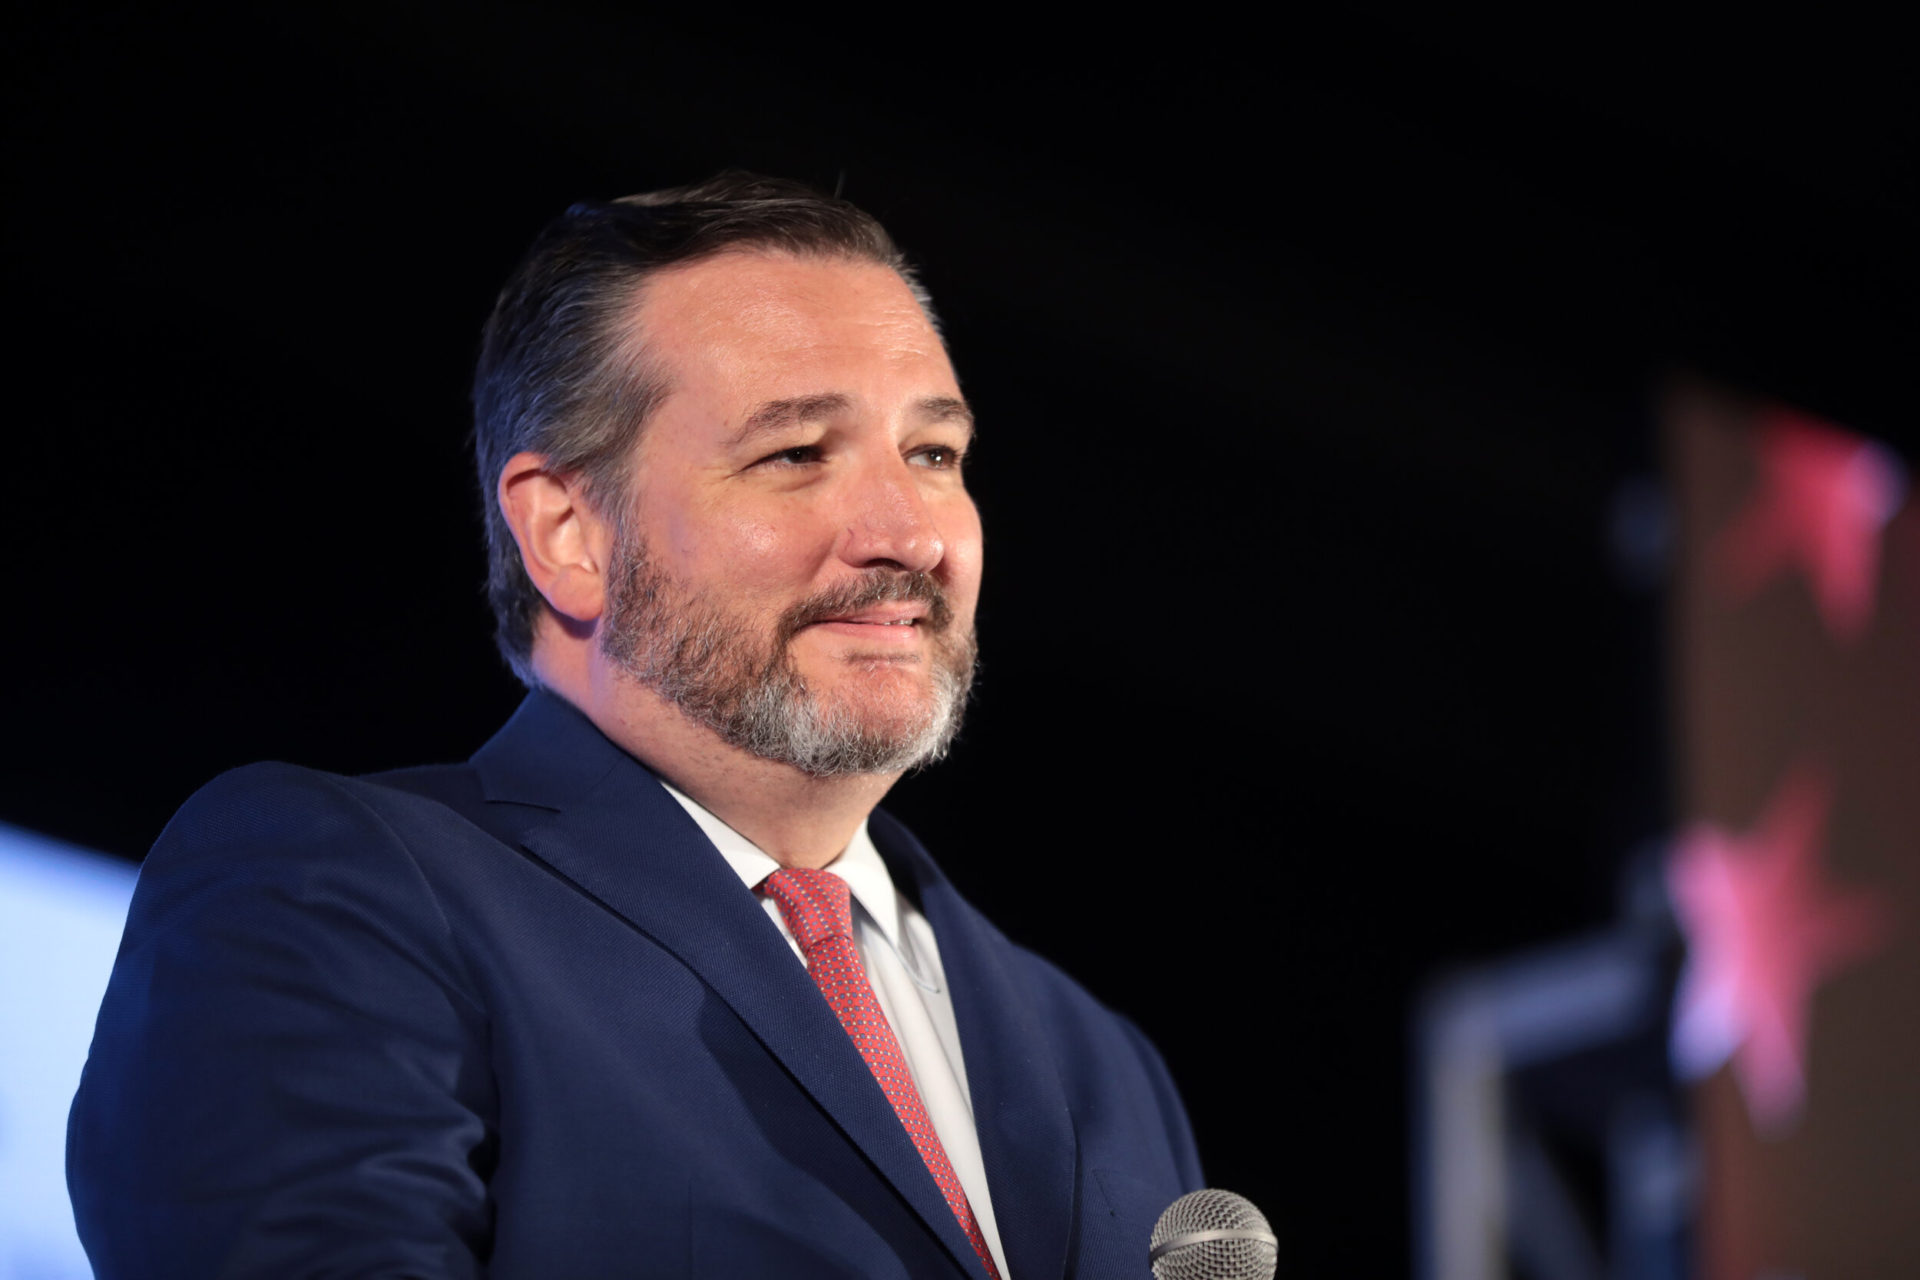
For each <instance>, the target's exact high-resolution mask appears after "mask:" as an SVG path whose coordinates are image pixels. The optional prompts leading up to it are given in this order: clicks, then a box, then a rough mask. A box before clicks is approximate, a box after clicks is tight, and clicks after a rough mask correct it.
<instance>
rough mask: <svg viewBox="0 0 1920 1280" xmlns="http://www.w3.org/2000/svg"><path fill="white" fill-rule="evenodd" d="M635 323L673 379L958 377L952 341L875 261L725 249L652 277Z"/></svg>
mask: <svg viewBox="0 0 1920 1280" xmlns="http://www.w3.org/2000/svg"><path fill="white" fill-rule="evenodd" d="M631 323H632V335H631V336H632V338H633V339H634V340H636V341H638V342H640V343H642V344H644V346H645V347H646V349H647V356H648V359H649V361H650V362H651V363H653V364H655V365H656V367H657V368H659V370H660V371H661V372H662V373H664V374H666V376H667V378H668V381H669V383H670V384H671V385H672V386H673V387H674V389H675V390H687V389H691V388H692V387H693V386H705V387H708V388H713V387H717V386H736V387H738V388H739V389H740V390H741V391H743V392H748V393H750V392H752V391H754V390H764V389H765V385H764V384H766V383H768V382H769V381H782V382H792V381H795V380H799V381H803V382H804V381H806V380H807V379H808V378H814V379H829V380H836V379H837V380H845V379H846V378H848V377H850V376H859V375H861V374H862V372H863V371H864V372H865V373H866V374H867V375H868V376H873V375H887V374H893V375H910V376H919V377H921V378H927V377H932V378H933V379H935V380H938V381H944V382H945V383H948V384H951V383H952V381H953V374H952V369H951V367H950V366H949V365H948V363H947V355H946V347H945V345H944V344H943V343H942V342H941V341H940V336H939V334H938V333H936V332H935V331H934V328H933V325H932V323H931V322H930V321H929V320H928V318H927V315H926V312H925V311H924V310H922V309H921V306H920V303H919V301H918V300H917V299H916V298H915V297H914V296H913V293H912V291H911V290H909V289H908V288H907V284H906V281H904V280H902V279H901V278H900V276H899V274H898V273H897V272H895V271H893V270H892V269H891V268H889V267H885V266H882V265H880V264H879V263H875V262H866V261H860V260H852V259H844V258H821V257H798V256H794V255H791V254H785V253H773V252H759V251H753V252H730V253H723V254H719V255H717V256H715V257H712V258H706V259H702V260H701V261H699V262H694V263H689V264H686V265H684V266H678V267H672V268H669V269H668V270H666V271H662V272H660V273H659V274H657V275H654V276H652V277H649V279H648V280H647V282H646V284H645V285H644V286H642V288H641V290H640V293H639V295H638V296H637V298H636V299H635V303H634V309H633V311H632V313H631ZM813 390H816V391H821V392H829V391H855V392H857V391H858V390H859V389H858V388H854V387H841V386H831V385H824V384H823V385H820V386H818V387H815V388H813Z"/></svg>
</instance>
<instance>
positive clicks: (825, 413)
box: [727, 391, 973, 449]
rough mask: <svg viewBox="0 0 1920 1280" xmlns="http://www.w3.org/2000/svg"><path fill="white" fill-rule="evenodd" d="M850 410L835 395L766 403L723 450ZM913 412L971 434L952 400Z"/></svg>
mask: <svg viewBox="0 0 1920 1280" xmlns="http://www.w3.org/2000/svg"><path fill="white" fill-rule="evenodd" d="M852 408H853V397H851V396H849V395H846V394H844V393H842V392H838V391H829V392H825V393H823V394H821V395H815V396H790V397H788V398H786V399H784V400H769V401H767V402H766V403H765V404H763V405H761V406H760V407H759V408H757V409H755V410H754V411H753V412H752V413H750V414H748V415H747V420H746V421H745V422H743V423H741V424H740V429H739V430H738V431H736V432H734V433H733V435H732V436H731V437H729V438H728V440H727V448H729V449H733V448H738V447H739V446H740V445H743V444H745V443H747V442H748V441H749V440H755V439H758V438H759V437H761V436H765V435H772V434H773V433H775V432H777V431H783V430H785V429H786V428H788V427H791V426H793V425H794V424H795V423H800V422H810V421H814V420H816V419H819V418H830V417H833V416H834V415H836V414H842V413H846V412H847V411H848V410H850V409H852ZM913 412H914V416H915V417H917V418H919V419H920V420H921V421H922V422H927V423H935V422H958V423H960V424H961V425H962V426H964V427H965V428H966V429H967V433H968V434H969V435H971V434H972V433H973V410H971V409H969V408H967V402H966V401H964V400H961V399H959V398H958V397H956V396H927V397H925V398H923V399H921V400H918V401H915V402H914V406H913Z"/></svg>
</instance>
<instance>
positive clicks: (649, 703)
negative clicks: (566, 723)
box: [536, 664, 900, 868]
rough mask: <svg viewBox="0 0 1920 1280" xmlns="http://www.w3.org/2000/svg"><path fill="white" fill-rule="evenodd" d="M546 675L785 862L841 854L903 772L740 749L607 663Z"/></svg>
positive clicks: (602, 725) (616, 738) (664, 773)
mask: <svg viewBox="0 0 1920 1280" xmlns="http://www.w3.org/2000/svg"><path fill="white" fill-rule="evenodd" d="M536 665H539V664H536ZM555 665H556V666H558V665H559V664H555ZM540 675H541V677H542V681H543V683H545V684H546V685H547V687H548V688H549V689H551V690H552V691H553V692H554V693H556V694H558V695H559V696H561V697H563V698H565V699H566V700H567V701H568V702H571V703H572V704H573V705H574V706H575V707H577V708H579V710H580V711H581V712H582V713H583V714H585V715H586V717H587V718H588V719H589V720H591V721H593V723H594V725H595V726H596V727H597V728H598V729H599V730H600V732H602V733H604V734H606V735H607V737H608V738H609V739H610V740H612V742H613V743H614V744H615V745H616V746H618V747H620V748H621V749H622V750H624V751H626V752H627V753H628V754H629V755H632V756H633V757H635V758H636V759H638V760H639V761H640V762H641V763H643V764H645V765H646V766H647V767H648V768H649V769H651V770H653V771H654V772H655V773H657V774H659V775H660V776H661V777H663V778H665V779H666V780H667V781H668V782H671V783H672V784H673V785H674V786H675V787H677V788H679V789H680V790H681V791H682V792H684V793H685V794H686V795H687V796H689V797H690V798H691V799H693V800H694V801H695V802H696V803H697V804H699V805H700V806H701V807H702V808H704V809H706V810H707V811H708V812H709V813H711V814H713V815H714V816H715V817H716V818H719V819H720V821H722V822H724V823H726V824H727V825H728V826H730V827H732V828H733V829H734V830H735V831H738V832H739V833H740V834H741V835H743V836H745V837H746V838H747V839H749V840H751V841H752V842H753V843H754V845H755V847H757V848H759V849H760V850H761V851H762V852H764V853H765V854H766V855H767V856H768V857H770V858H772V859H773V860H774V861H775V862H778V863H779V864H780V865H781V866H783V867H816V868H817V867H824V866H826V865H827V864H828V863H830V862H832V861H833V860H834V859H835V858H837V857H839V856H840V855H841V853H843V852H844V851H845V850H846V847H847V845H848V844H849V843H851V842H852V840H853V835H854V832H856V831H858V830H859V829H860V824H861V823H862V822H864V821H865V820H866V817H867V815H868V814H869V813H872V812H873V808H874V806H875V805H877V804H879V803H880V800H881V798H882V797H883V796H885V795H886V794H887V791H888V790H889V789H890V788H891V787H892V786H893V784H894V782H895V781H896V780H897V779H898V778H899V776H900V775H899V774H898V773H885V774H873V773H861V774H848V775H845V776H841V777H833V778H815V777H811V776H809V775H808V774H805V773H802V772H801V771H800V770H798V769H796V768H794V767H793V766H792V765H787V764H780V763H778V762H776V761H772V760H766V759H762V758H761V757H759V756H756V755H753V754H752V753H750V752H747V751H743V750H741V749H740V748H738V747H735V746H732V745H731V744H729V743H727V742H725V741H723V740H722V739H721V738H720V736H719V735H718V734H716V733H715V732H714V731H713V730H712V729H709V728H708V727H707V726H705V725H703V724H699V723H697V722H695V721H693V720H691V719H689V718H688V717H687V715H686V713H685V712H683V711H681V710H680V708H679V707H677V706H675V705H674V704H672V703H671V702H668V701H667V700H666V699H664V698H662V697H661V696H660V695H659V694H657V693H655V692H654V691H653V690H652V689H649V688H646V687H645V686H643V685H640V684H638V683H636V682H635V681H633V680H632V679H630V678H629V677H627V676H625V675H624V674H621V673H618V672H613V671H608V670H606V669H605V668H602V669H600V670H598V671H594V672H592V673H588V672H584V671H565V670H558V669H556V670H551V671H549V670H545V669H543V670H541V671H540ZM583 677H584V678H583Z"/></svg>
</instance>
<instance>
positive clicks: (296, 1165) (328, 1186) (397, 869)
mask: <svg viewBox="0 0 1920 1280" xmlns="http://www.w3.org/2000/svg"><path fill="white" fill-rule="evenodd" d="M454 943H455V939H454V937H453V931H452V930H451V929H450V927H449V925H448V921H447V919H446V918H445V916H444V915H443V913H442V911H441V909H440V906H439V904H438V902H437V901H436V899H435V896H434V894H433V892H432V891H431V887H430V885H429V883H428V881H427V879H426V877H425V876H424V875H423V874H422V872H421V870H420V868H419V866H418V864H417V863H416V862H415V861H414V859H413V857H412V856H411V854H410V853H409V852H408V850H407V848H406V847H405V845H404V843H403V842H402V841H401V840H400V839H399V838H398V837H397V836H396V835H395V834H394V832H393V831H392V829H391V828H390V827H389V826H388V825H387V824H386V823H385V822H384V821H383V820H382V819H381V817H380V816H379V815H378V814H377V813H376V812H375V811H374V810H373V809H372V808H370V807H369V806H368V805H367V804H366V803H365V802H364V801H363V800H362V799H360V798H359V795H358V794H357V793H356V791H355V790H354V784H350V783H347V782H344V781H342V780H340V779H337V778H331V777H328V776H326V775H322V774H316V773H311V772H308V771H305V770H300V769H295V768H292V767H290V766H284V765H261V766H255V767H253V768H250V769H245V770H241V771H238V772H236V773H232V774H228V775H226V776H224V777H223V778H221V779H218V780H216V781H215V782H214V783H212V784H210V785H209V786H208V787H207V788H206V789H204V790H203V791H201V792H200V793H199V794H198V795H196V796H195V797H194V798H193V799H192V800H191V801H189V802H188V804H187V806H186V807H185V808H183V809H182V810H181V812H180V814H179V815H178V816H177V817H176V818H175V819H174V821H173V822H172V823H171V824H170V825H169V826H168V828H167V830H166V831H165V832H164V833H163V834H162V836H161V838H160V841H159V843H158V844H157V845H156V846H155V848H154V850H153V852H152V853H151V854H150V855H149V857H148V860H147V862H146V864H145V865H144V866H143V867H142V869H141V874H140V880H139V884H138V887H137V888H136V890H135V893H134V898H133V905H132V909H131V911H130V914H129V916H128V921H127V928H126V933H125V936H124V937H123V939H122V942H121V947H120V953H119V957H118V959H117V960H116V962H115V965H114V971H113V977H112V980H111V981H110V983H109V985H108V988H107V994H106V998H105V1001H104V1003H103V1004H102V1007H101V1010H100V1018H99V1022H98V1024H97V1026H96V1028H95V1034H94V1040H93V1047H92V1050H91V1053H90V1055H89V1058H88V1061H87V1065H86V1069H85V1071H84V1073H83V1075H82V1078H81V1084H80V1091H79V1094H78V1095H77V1097H76V1098H75V1100H74V1106H73V1113H72V1116H71V1119H70V1123H69V1127H68V1180H69V1185H70V1188H71V1191H72V1194H73V1203H74V1213H75V1219H76V1221H77V1224H78V1226H79V1229H80V1235H81V1239H82V1241H83V1243H84V1244H85V1246H86V1248H87V1252H88V1255H89V1257H90V1258H91V1260H92V1262H93V1265H94V1267H95V1269H96V1272H97V1274H98V1275H99V1276H101V1277H103V1278H104V1280H112V1278H113V1277H120V1276H142V1277H146V1276H176V1275H177V1276H195V1277H204V1276H274V1277H296V1276H318V1275H327V1276H334V1275H340V1276H346V1275H353V1276H402V1275H404V1276H421V1277H443V1276H445V1277H461V1276H478V1275H479V1274H481V1262H480V1259H481V1258H482V1257H484V1253H485V1250H486V1243H487V1240H488V1236H489V1230H490V1223H489V1210H488V1205H487V1197H486V1186H485V1181H484V1174H485V1170H486V1168H487V1165H488V1163H489V1161H490V1159H491V1147H492V1141H493V1138H492V1127H491V1125H490V1123H489V1121H488V1119H487V1117H490V1116H491V1115H493V1114H494V1099H493V1095H492V1088H493V1086H492V1084H491V1078H490V1073H489V1072H488V1071H487V1070H486V1065H485V1064H486V1025H485V1019H484V1017H483V1015H482V1013H481V1011H480V1008H479V1005H478V1003H477V1001H476V1000H475V999H474V998H473V995H472V991H473V986H472V983H471V981H470V980H469V979H468V977H467V976H466V974H465V973H464V972H463V969H462V966H461V963H460V958H459V951H458V948H457V947H456V946H455V945H454Z"/></svg>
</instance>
